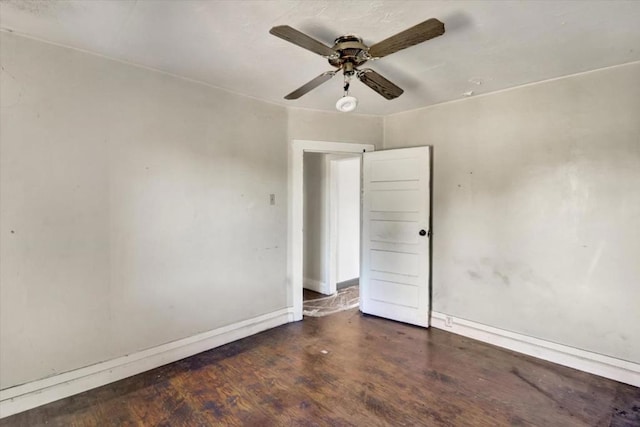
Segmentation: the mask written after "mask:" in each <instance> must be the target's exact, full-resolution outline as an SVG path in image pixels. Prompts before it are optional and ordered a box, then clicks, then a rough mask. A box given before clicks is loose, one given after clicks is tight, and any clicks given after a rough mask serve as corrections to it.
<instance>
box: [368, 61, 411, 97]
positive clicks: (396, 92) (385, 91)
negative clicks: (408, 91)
mask: <svg viewBox="0 0 640 427" xmlns="http://www.w3.org/2000/svg"><path fill="white" fill-rule="evenodd" d="M357 76H358V78H359V79H360V81H361V82H362V83H364V84H366V85H367V86H369V87H370V88H371V89H373V90H375V91H376V92H378V93H379V94H380V95H382V96H384V97H385V98H387V99H394V98H397V97H399V96H400V95H402V93H403V92H404V90H402V89H401V88H399V87H398V86H396V85H394V84H393V83H391V82H390V81H389V80H387V79H385V78H384V77H382V76H381V75H380V74H378V73H376V72H375V71H373V70H372V69H370V68H364V69H362V70H358V74H357Z"/></svg>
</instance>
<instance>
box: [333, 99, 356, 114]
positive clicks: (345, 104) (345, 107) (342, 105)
mask: <svg viewBox="0 0 640 427" xmlns="http://www.w3.org/2000/svg"><path fill="white" fill-rule="evenodd" d="M357 106H358V98H356V97H355V96H343V97H342V98H340V99H338V102H336V109H337V110H338V111H340V112H342V113H350V112H351V111H353V110H355V109H356V107H357Z"/></svg>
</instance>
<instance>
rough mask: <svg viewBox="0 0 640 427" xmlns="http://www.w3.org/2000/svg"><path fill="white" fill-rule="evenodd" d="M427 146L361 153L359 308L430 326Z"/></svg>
mask: <svg viewBox="0 0 640 427" xmlns="http://www.w3.org/2000/svg"><path fill="white" fill-rule="evenodd" d="M429 156H430V147H415V148H402V149H397V150H385V151H375V152H371V153H364V154H363V170H362V191H363V194H362V246H361V250H362V262H361V273H360V310H361V311H362V312H363V313H367V314H373V315H375V316H380V317H385V318H388V319H393V320H398V321H400V322H406V323H411V324H414V325H419V326H425V327H428V326H429V274H430V271H429V238H430V236H431V233H430V231H429V211H430V199H431V195H430V182H429V180H430V176H431V174H430V170H429V169H430V161H429Z"/></svg>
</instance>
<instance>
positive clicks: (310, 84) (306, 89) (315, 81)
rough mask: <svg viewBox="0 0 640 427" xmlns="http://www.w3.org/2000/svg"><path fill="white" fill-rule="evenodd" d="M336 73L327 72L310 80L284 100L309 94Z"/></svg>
mask: <svg viewBox="0 0 640 427" xmlns="http://www.w3.org/2000/svg"><path fill="white" fill-rule="evenodd" d="M336 73H337V71H327V72H326V73H322V74H320V75H319V76H318V77H316V78H315V79H313V80H311V81H310V82H308V83H307V84H304V85H302V86H300V87H299V88H298V89H296V90H294V91H293V92H291V93H290V94H289V95H287V96H285V97H284V99H298V98H300V97H301V96H302V95H304V94H306V93H308V92H311V91H312V90H313V89H315V88H317V87H318V86H320V85H321V84H322V83H324V82H326V81H327V80H330V79H331V77H333V76H335V75H336Z"/></svg>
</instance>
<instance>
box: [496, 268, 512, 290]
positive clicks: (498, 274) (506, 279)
mask: <svg viewBox="0 0 640 427" xmlns="http://www.w3.org/2000/svg"><path fill="white" fill-rule="evenodd" d="M493 275H494V276H496V277H498V278H500V280H502V283H504V284H505V285H506V286H509V285H510V284H511V282H510V281H509V276H507V275H506V274H504V273H502V272H501V271H499V270H497V269H495V268H494V269H493Z"/></svg>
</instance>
